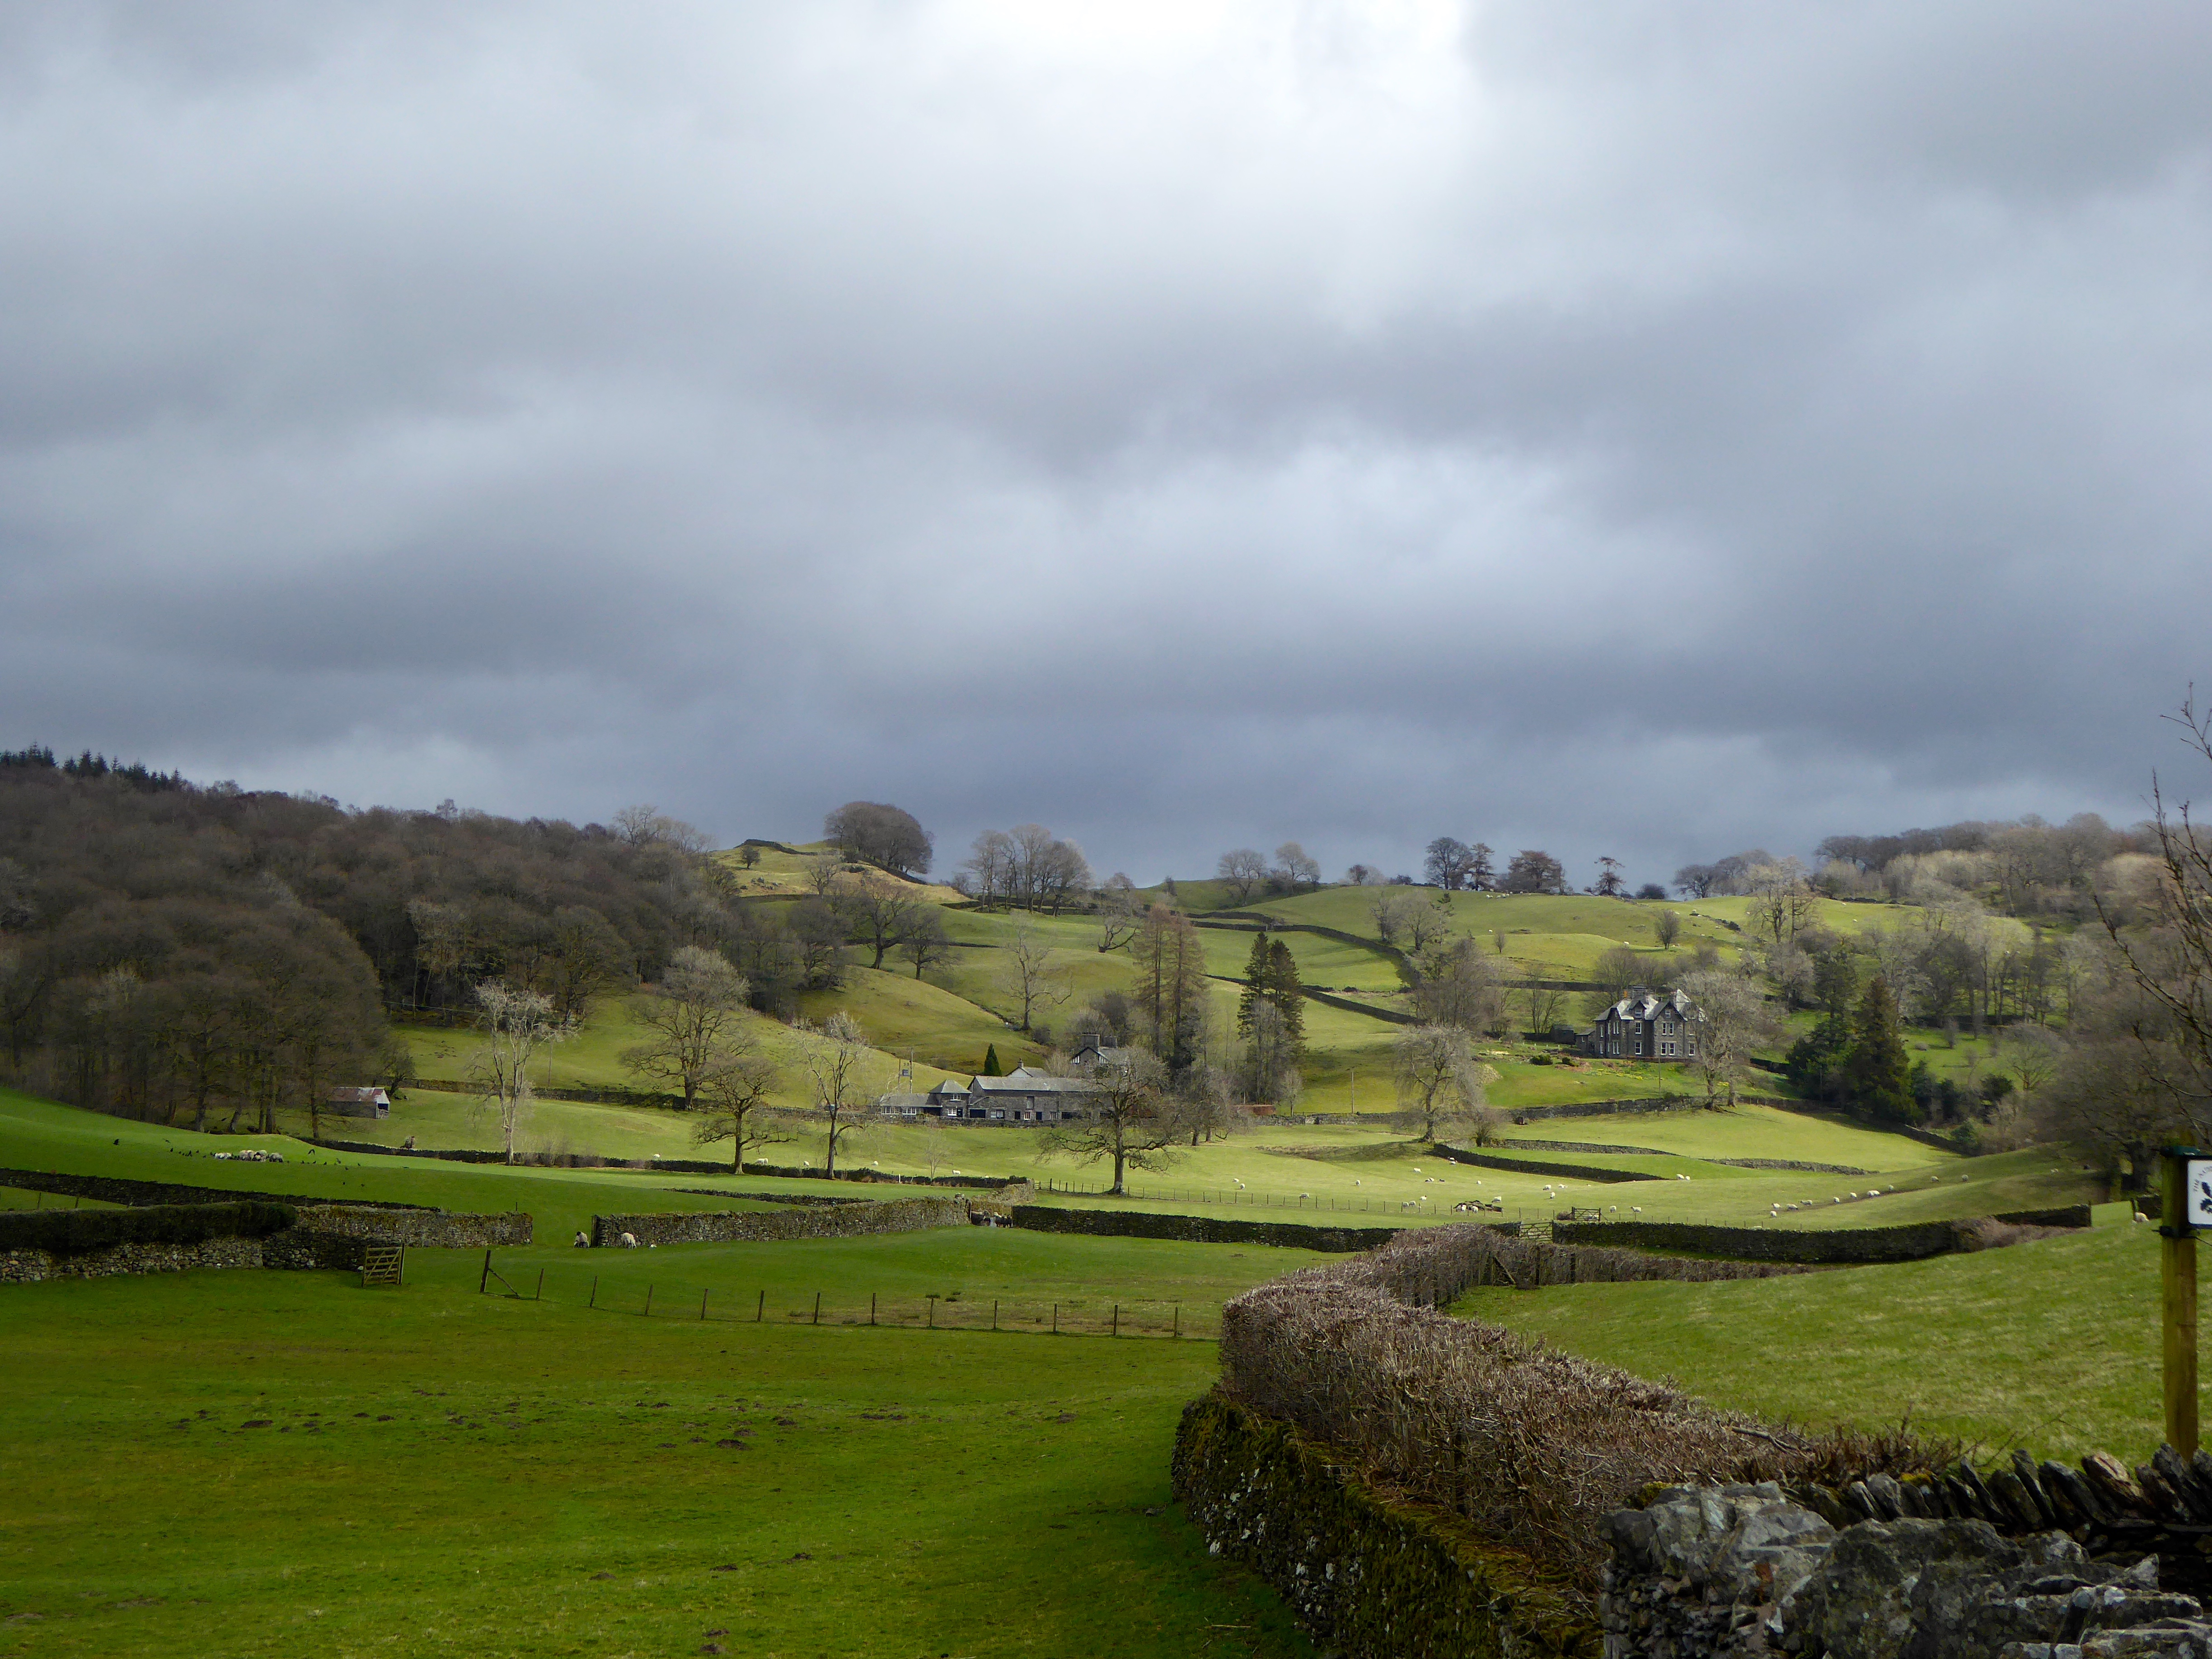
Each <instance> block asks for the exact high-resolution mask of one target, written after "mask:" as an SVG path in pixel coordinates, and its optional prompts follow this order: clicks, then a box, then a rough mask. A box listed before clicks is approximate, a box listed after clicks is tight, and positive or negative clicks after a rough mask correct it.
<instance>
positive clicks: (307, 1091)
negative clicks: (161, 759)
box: [0, 748, 749, 1129]
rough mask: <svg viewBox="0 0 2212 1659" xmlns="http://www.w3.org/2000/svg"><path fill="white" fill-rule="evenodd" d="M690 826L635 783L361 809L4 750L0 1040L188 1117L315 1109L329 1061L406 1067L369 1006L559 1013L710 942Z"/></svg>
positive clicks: (87, 1097)
mask: <svg viewBox="0 0 2212 1659" xmlns="http://www.w3.org/2000/svg"><path fill="white" fill-rule="evenodd" d="M703 845H704V837H702V836H700V834H699V833H698V831H696V830H695V829H691V828H690V826H689V825H687V824H684V823H681V822H679V821H678V820H676V819H673V818H670V817H666V816H665V815H663V814H661V813H660V812H659V811H656V810H655V809H653V808H652V807H650V806H640V807H634V808H629V809H626V810H625V811H623V812H621V813H619V814H617V815H616V817H615V819H614V821H613V823H611V824H609V825H604V826H603V825H599V824H586V825H583V826H580V827H579V826H577V825H575V824H572V823H562V822H560V821H557V820H556V821H549V820H545V819H536V818H533V819H531V820H529V821H527V822H517V821H515V820H513V819H510V818H501V817H492V816H490V815H489V814H485V813H480V812H471V811H463V810H461V809H459V808H458V807H456V806H454V805H453V803H451V802H450V801H448V802H446V803H443V804H442V805H441V806H440V807H439V808H438V809H437V810H435V811H397V810H393V809H389V808H381V807H380V808H372V809H370V810H368V811H356V810H351V809H348V808H343V807H341V806H340V805H338V803H337V802H336V801H334V800H331V799H327V798H325V797H320V796H295V795H286V794H279V793H262V792H249V791H246V790H241V789H239V788H238V787H235V786H234V785H229V784H216V785H212V786H209V787H200V786H197V785H194V784H191V783H190V782H187V781H185V780H184V779H182V778H179V777H176V776H173V775H168V776H164V775H160V774H157V773H155V772H153V771H151V770H149V769H147V768H145V767H143V766H137V765H130V766H125V765H121V764H118V763H113V762H110V761H106V760H103V759H101V758H100V757H80V758H79V759H78V760H76V761H72V762H60V761H57V760H55V759H54V758H53V757H52V755H51V753H50V752H49V751H47V750H43V749H38V748H33V749H30V750H21V751H16V752H15V753H13V754H11V755H9V756H7V757H0V1060H4V1061H5V1064H6V1068H7V1073H8V1075H9V1077H10V1078H11V1079H13V1080H15V1081H17V1082H19V1083H21V1084H23V1085H27V1086H29V1087H32V1088H35V1089H38V1090H40V1091H43V1092H47V1093H51V1094H53V1095H56V1096H58V1097H63V1098H65V1099H69V1100H71V1101H74V1102H76V1103H79V1104H82V1105H88V1106H94V1107H99V1108H103V1109H109V1110H114V1111H119V1112H126V1113H131V1114H134V1115H143V1116H149V1117H155V1118H160V1119H162V1120H164V1121H185V1122H190V1123H191V1124H193V1125H194V1126H195V1127H201V1128H208V1127H232V1128H238V1127H255V1128H260V1129H266V1128H269V1127H273V1126H274V1124H275V1121H276V1118H275V1114H276V1111H277V1110H278V1109H280V1108H284V1107H301V1108H305V1109H307V1110H308V1111H310V1112H311V1113H316V1114H319V1111H320V1109H321V1107H322V1105H323V1102H324V1100H325V1097H326V1096H327V1095H328V1093H329V1091H330V1090H331V1088H333V1087H336V1086H337V1085H342V1084H343V1085H351V1084H363V1083H369V1082H377V1083H381V1084H383V1085H386V1086H394V1085H400V1084H403V1083H404V1081H405V1080H406V1079H407V1078H409V1077H410V1076H411V1074H412V1073H411V1068H410V1066H409V1064H408V1061H407V1058H406V1051H405V1049H404V1047H402V1046H400V1045H398V1043H396V1042H394V1041H393V1040H392V1037H391V1035H390V1031H389V1027H388V1024H387V1018H388V1017H389V1016H392V1015H398V1016H400V1017H403V1018H441V1019H444V1020H447V1021H450V1022H452V1023H453V1024H477V1023H479V1022H480V1021H481V1020H482V1019H483V1018H484V1003H483V996H482V987H485V986H487V985H491V986H497V987H503V989H504V990H505V992H507V994H512V995H514V996H520V997H526V998H536V999H542V1000H543V1001H544V1006H545V1015H544V1018H545V1019H546V1020H547V1021H548V1022H549V1023H550V1025H551V1026H552V1027H555V1028H558V1027H561V1026H565V1025H568V1024H574V1023H575V1022H577V1021H580V1020H581V1019H582V1018H585V1016H586V1015H587V1014H588V1013H589V1012H591V1010H592V1008H593V1007H595V1006H598V1004H599V1002H600V1001H601V1000H603V999H605V997H607V996H610V995H615V994H623V993H624V992H626V991H628V990H629V988H630V987H634V986H635V985H636V984H638V983H639V982H640V981H641V980H644V981H653V980H657V979H659V977H660V975H661V974H662V972H663V970H664V969H665V967H666V966H667V964H668V963H670V962H671V960H672V959H673V957H675V955H676V954H677V953H678V951H683V950H685V949H687V948H692V947H698V948H703V949H708V950H718V949H719V950H727V949H729V948H730V947H731V946H732V945H733V944H734V942H735V940H736V939H738V936H739V935H740V934H741V933H743V932H744V929H745V927H746V923H745V921H744V918H745V917H746V916H747V915H748V914H749V912H748V911H747V910H746V909H745V908H744V907H738V906H733V905H732V904H731V903H730V902H728V899H729V895H728V894H727V893H726V891H725V890H724V888H723V887H722V885H721V883H720V872H718V871H717V869H716V867H715V866H714V865H712V864H711V863H710V862H709V861H708V860H707V859H706V858H705V857H704V856H703V855H702V848H703ZM494 1097H495V1098H497V1096H496V1094H495V1096H494ZM507 1100H508V1102H509V1108H512V1104H513V1097H512V1096H511V1095H510V1096H508V1097H507ZM504 1111H505V1109H503V1112H502V1115H504ZM517 1121H520V1115H519V1114H518V1116H517ZM318 1127H319V1125H318Z"/></svg>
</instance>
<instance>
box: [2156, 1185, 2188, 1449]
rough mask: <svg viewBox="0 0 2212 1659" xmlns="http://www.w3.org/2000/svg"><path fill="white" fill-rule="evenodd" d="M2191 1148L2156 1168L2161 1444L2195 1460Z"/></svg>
mask: <svg viewBox="0 0 2212 1659" xmlns="http://www.w3.org/2000/svg"><path fill="white" fill-rule="evenodd" d="M2196 1152H2197V1149H2196V1148H2195V1147H2193V1146H2169V1147H2167V1148H2166V1156H2165V1158H2163V1159H2162V1160H2161V1161H2160V1170H2159V1174H2160V1181H2159V1189H2160V1190H2159V1200H2160V1213H2159V1229H2158V1231H2159V1266H2160V1285H2161V1288H2162V1290H2163V1291H2164V1303H2165V1319H2164V1326H2165V1336H2166V1344H2165V1346H2166V1444H2168V1445H2169V1446H2172V1448H2173V1449H2174V1450H2175V1451H2177V1452H2179V1453H2180V1454H2181V1456H2182V1458H2183V1460H2184V1461H2187V1460H2188V1459H2190V1458H2192V1457H2194V1456H2196V1455H2197V1235H2196V1234H2195V1233H2194V1232H2192V1231H2191V1230H2190V1226H2189V1162H2188V1160H2189V1159H2190V1158H2192V1157H2193V1156H2195V1155H2196Z"/></svg>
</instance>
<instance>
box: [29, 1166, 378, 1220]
mask: <svg viewBox="0 0 2212 1659" xmlns="http://www.w3.org/2000/svg"><path fill="white" fill-rule="evenodd" d="M0 1187H14V1188H19V1189H20V1190H21V1191H23V1192H27V1193H59V1194H62V1195H63V1196H64V1197H76V1198H90V1199H97V1200H99V1201H100V1202H101V1203H103V1204H129V1205H132V1206H137V1205H144V1204H235V1203H237V1202H238V1201H239V1200H241V1199H265V1200H269V1201H270V1202H271V1203H276V1204H319V1203H322V1202H323V1201H324V1200H321V1199H319V1198H311V1197H307V1196H304V1195H302V1194H298V1193H264V1192H256V1191H253V1190H252V1189H251V1188H245V1187H197V1186H194V1185H192V1184H191V1183H190V1182H181V1181H127V1180H125V1179H124V1178H122V1177H121V1176H78V1175H54V1174H51V1173H49V1172H48V1171H46V1170H0ZM346 1201H347V1202H348V1203H349V1204H353V1205H356V1206H359V1207H361V1208H363V1209H370V1210H419V1209H421V1208H422V1206H421V1205H419V1204H400V1203H396V1202H393V1201H392V1200H387V1199H374V1198H361V1199H349V1200H346Z"/></svg>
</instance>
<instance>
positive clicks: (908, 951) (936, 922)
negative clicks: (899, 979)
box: [898, 906, 952, 979]
mask: <svg viewBox="0 0 2212 1659" xmlns="http://www.w3.org/2000/svg"><path fill="white" fill-rule="evenodd" d="M898 950H899V954H900V955H901V956H902V957H905V958H906V959H907V960H908V962H910V963H913V964H914V976H915V978H916V979H920V978H921V975H922V970H923V969H926V968H929V967H931V966H933V965H934V964H935V963H940V962H943V961H944V960H945V958H946V957H949V956H951V954H952V941H951V939H947V938H945V921H944V918H942V917H941V916H939V915H938V914H937V912H936V911H935V910H934V909H932V908H928V907H927V906H924V907H922V908H921V909H919V910H918V911H917V912H916V913H915V915H913V916H912V917H910V918H908V921H907V924H906V927H905V929H904V931H903V932H902V933H900V934H899V942H898Z"/></svg>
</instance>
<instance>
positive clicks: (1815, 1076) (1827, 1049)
mask: <svg viewBox="0 0 2212 1659" xmlns="http://www.w3.org/2000/svg"><path fill="white" fill-rule="evenodd" d="M1850 1047H1851V1024H1850V1020H1849V1019H1847V1018H1844V1015H1843V1014H1841V1013H1833V1014H1830V1015H1829V1016H1828V1017H1827V1018H1826V1019H1824V1020H1822V1021H1821V1022H1820V1024H1818V1025H1815V1026H1814V1028H1813V1029H1812V1030H1809V1031H1808V1032H1806V1033H1805V1035H1804V1036H1801V1037H1799V1038H1798V1039H1797V1041H1796V1042H1793V1043H1791V1044H1790V1052H1789V1054H1787V1055H1786V1056H1785V1057H1784V1075H1785V1076H1787V1077H1788V1078H1789V1079H1790V1082H1792V1083H1794V1084H1796V1085H1797V1086H1798V1087H1799V1088H1800V1089H1802V1090H1803V1091H1805V1092H1806V1093H1807V1094H1808V1095H1811V1096H1812V1097H1814V1099H1816V1100H1833V1099H1834V1098H1836V1097H1837V1094H1838V1091H1840V1089H1841V1087H1842V1073H1843V1064H1844V1055H1845V1054H1849V1053H1850Z"/></svg>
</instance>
